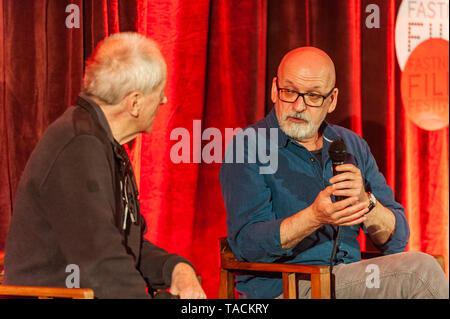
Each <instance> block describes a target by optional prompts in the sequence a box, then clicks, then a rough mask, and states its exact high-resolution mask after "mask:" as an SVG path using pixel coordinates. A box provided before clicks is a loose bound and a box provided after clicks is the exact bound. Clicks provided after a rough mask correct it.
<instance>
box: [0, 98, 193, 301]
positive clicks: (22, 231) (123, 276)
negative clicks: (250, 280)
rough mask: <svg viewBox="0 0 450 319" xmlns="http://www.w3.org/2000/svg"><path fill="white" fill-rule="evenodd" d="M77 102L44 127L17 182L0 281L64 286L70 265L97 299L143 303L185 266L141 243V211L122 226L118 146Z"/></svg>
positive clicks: (86, 102)
mask: <svg viewBox="0 0 450 319" xmlns="http://www.w3.org/2000/svg"><path fill="white" fill-rule="evenodd" d="M77 103H78V106H75V107H71V108H69V109H68V110H67V111H66V112H65V113H64V114H63V115H62V116H61V117H60V118H59V119H57V120H56V121H55V122H54V123H53V124H52V125H50V126H49V128H48V129H47V130H46V132H45V133H44V135H43V137H42V139H41V140H40V142H39V143H38V145H37V147H36V148H35V150H34V151H33V153H32V154H31V157H30V159H29V161H28V163H27V165H26V167H25V170H24V172H23V175H22V178H21V180H20V182H19V186H18V189H17V194H16V199H15V203H14V209H13V216H12V219H11V224H10V228H9V232H8V237H7V243H6V252H5V280H4V281H5V284H9V285H32V286H55V287H65V286H66V279H67V278H68V276H70V275H71V276H72V277H70V278H71V279H73V275H74V274H75V273H74V272H73V268H70V267H69V268H67V272H66V267H67V266H68V265H71V264H74V265H76V266H78V268H79V279H80V288H92V289H93V290H94V294H95V296H96V297H98V298H148V297H149V296H148V294H147V292H146V287H147V286H148V285H150V286H152V287H153V288H167V287H169V286H170V282H171V274H172V271H173V268H174V266H175V265H176V264H177V263H178V262H185V263H188V264H190V263H189V261H187V260H186V259H184V258H182V257H180V256H178V255H175V254H169V253H167V252H166V251H165V250H163V249H161V248H159V247H157V246H155V245H153V244H151V243H150V242H149V241H148V240H146V239H144V238H143V234H144V233H145V231H146V224H145V220H144V218H142V216H140V214H139V212H138V215H137V217H138V218H137V222H136V223H133V222H131V221H128V223H127V227H126V229H125V230H123V229H122V224H123V220H124V209H123V204H122V196H121V189H120V178H121V175H120V174H119V172H120V171H119V166H120V162H119V161H118V160H117V156H116V155H115V154H116V153H117V152H115V151H114V149H116V151H117V150H121V151H122V154H123V153H125V152H124V149H123V147H122V146H121V145H119V144H118V143H117V142H116V141H115V140H114V138H113V136H112V134H111V131H110V128H109V125H108V122H107V120H106V118H105V116H104V114H103V112H102V110H101V108H100V107H99V106H98V105H97V104H95V103H94V102H93V101H92V100H90V99H88V98H87V97H84V96H80V97H79V99H78V101H77ZM125 154H126V153H125ZM127 160H128V158H127ZM133 180H134V176H133ZM76 266H75V267H76ZM191 266H192V265H191ZM69 281H70V280H69Z"/></svg>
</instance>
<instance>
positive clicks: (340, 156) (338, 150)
mask: <svg viewBox="0 0 450 319" xmlns="http://www.w3.org/2000/svg"><path fill="white" fill-rule="evenodd" d="M328 154H329V155H330V158H331V162H332V167H333V176H335V175H337V174H340V173H343V172H338V171H336V166H339V165H342V164H344V163H345V160H346V159H347V147H346V146H345V143H344V141H342V140H337V141H334V142H332V143H331V145H330V148H329V149H328ZM335 199H336V201H337V202H338V201H340V200H343V199H345V197H344V196H335Z"/></svg>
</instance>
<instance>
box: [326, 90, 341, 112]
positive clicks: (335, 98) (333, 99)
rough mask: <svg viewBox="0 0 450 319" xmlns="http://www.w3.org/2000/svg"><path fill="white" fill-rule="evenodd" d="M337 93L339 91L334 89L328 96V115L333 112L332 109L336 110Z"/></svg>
mask: <svg viewBox="0 0 450 319" xmlns="http://www.w3.org/2000/svg"><path fill="white" fill-rule="evenodd" d="M338 93H339V89H338V88H334V92H333V93H332V94H331V95H330V99H331V104H330V107H329V108H328V113H331V112H333V111H334V109H335V108H336V105H337V99H338Z"/></svg>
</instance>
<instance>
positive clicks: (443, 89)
mask: <svg viewBox="0 0 450 319" xmlns="http://www.w3.org/2000/svg"><path fill="white" fill-rule="evenodd" d="M448 52H449V43H448V41H446V40H443V39H428V40H425V41H423V42H422V43H420V44H419V45H418V46H417V47H416V48H415V49H414V50H413V52H412V53H411V54H410V56H409V58H408V60H407V62H406V65H405V68H404V71H403V73H402V76H401V96H402V100H403V106H404V108H405V112H406V115H407V117H408V118H409V119H410V120H411V121H412V122H414V124H416V125H417V126H419V127H420V128H422V129H424V130H429V131H432V130H439V129H441V128H444V127H447V126H448V117H449V111H448V96H449V78H448V77H449V74H448V72H449V66H448V65H449V60H448V58H449V57H448Z"/></svg>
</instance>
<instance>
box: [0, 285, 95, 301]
mask: <svg viewBox="0 0 450 319" xmlns="http://www.w3.org/2000/svg"><path fill="white" fill-rule="evenodd" d="M0 295H3V296H25V297H39V298H43V299H45V298H72V299H94V291H93V290H92V289H88V288H60V287H32V286H7V285H0Z"/></svg>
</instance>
